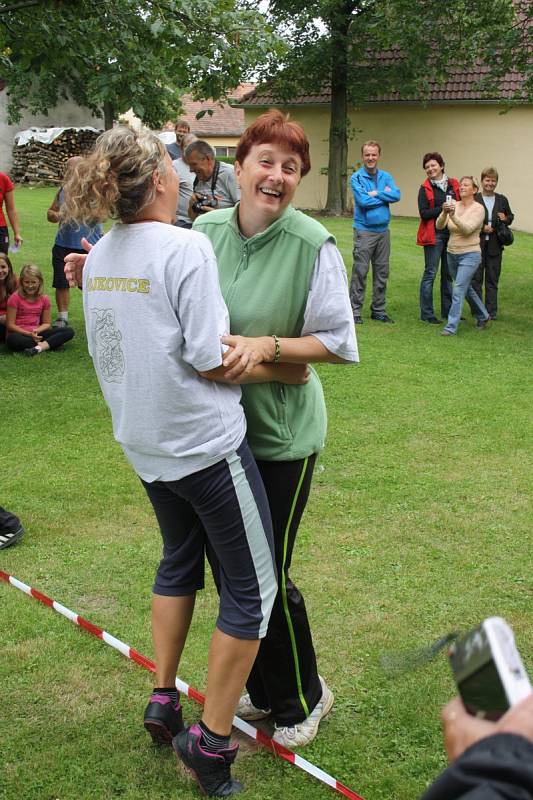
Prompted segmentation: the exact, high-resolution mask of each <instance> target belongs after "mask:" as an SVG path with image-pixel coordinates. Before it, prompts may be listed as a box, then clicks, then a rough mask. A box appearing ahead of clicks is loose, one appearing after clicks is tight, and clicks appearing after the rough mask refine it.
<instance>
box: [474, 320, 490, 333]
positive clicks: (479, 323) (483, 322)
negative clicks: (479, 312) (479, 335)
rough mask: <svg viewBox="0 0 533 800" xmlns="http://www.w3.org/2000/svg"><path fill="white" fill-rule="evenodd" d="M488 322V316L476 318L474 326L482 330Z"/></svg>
mask: <svg viewBox="0 0 533 800" xmlns="http://www.w3.org/2000/svg"><path fill="white" fill-rule="evenodd" d="M489 322H490V317H487V318H486V319H478V321H477V322H476V328H477V329H478V331H482V330H484V329H485V328H486V327H487V325H488V324H489Z"/></svg>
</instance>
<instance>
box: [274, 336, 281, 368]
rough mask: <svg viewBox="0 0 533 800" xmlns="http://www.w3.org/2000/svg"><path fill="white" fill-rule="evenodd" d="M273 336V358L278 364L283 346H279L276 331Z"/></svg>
mask: <svg viewBox="0 0 533 800" xmlns="http://www.w3.org/2000/svg"><path fill="white" fill-rule="evenodd" d="M272 338H273V339H274V358H273V359H272V361H273V363H274V364H278V363H279V360H280V358H281V348H280V346H279V339H278V337H277V336H276V334H275V333H273V334H272Z"/></svg>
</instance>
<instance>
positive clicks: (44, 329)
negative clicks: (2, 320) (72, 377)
mask: <svg viewBox="0 0 533 800" xmlns="http://www.w3.org/2000/svg"><path fill="white" fill-rule="evenodd" d="M6 328H7V336H6V344H7V346H8V347H9V349H10V350H13V351H14V352H16V353H20V352H22V353H23V354H24V355H25V356H38V355H40V354H41V353H44V352H46V351H47V350H59V349H62V348H63V345H64V344H65V343H66V342H68V341H70V339H72V337H73V336H74V331H73V330H72V328H69V327H68V326H65V327H61V328H53V327H52V324H51V316H50V300H49V298H48V296H47V295H46V294H44V279H43V275H42V272H41V270H40V269H39V267H37V266H35V264H25V265H24V266H23V267H22V269H21V271H20V280H19V288H18V289H17V291H16V292H14V293H13V294H12V295H11V297H10V298H9V300H8V301H7V313H6Z"/></svg>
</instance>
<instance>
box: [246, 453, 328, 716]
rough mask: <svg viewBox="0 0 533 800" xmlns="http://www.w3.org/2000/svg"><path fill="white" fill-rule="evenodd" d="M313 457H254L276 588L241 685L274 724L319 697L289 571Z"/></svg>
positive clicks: (301, 607) (303, 712)
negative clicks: (264, 500)
mask: <svg viewBox="0 0 533 800" xmlns="http://www.w3.org/2000/svg"><path fill="white" fill-rule="evenodd" d="M315 462H316V455H311V456H309V457H308V458H305V459H301V460H299V461H258V462H257V466H258V467H259V472H260V473H261V477H262V479H263V483H264V485H265V489H266V493H267V497H268V502H269V505H270V513H271V515H272V525H273V528H274V548H275V555H276V566H277V569H278V584H279V589H278V594H277V596H276V600H275V602H274V608H273V610H272V615H271V617H270V622H269V625H268V632H267V635H266V637H265V638H264V639H262V640H261V644H260V646H259V653H258V655H257V658H256V660H255V663H254V666H253V667H252V671H251V673H250V677H249V679H248V682H247V684H246V687H247V689H248V692H249V694H250V698H251V700H252V703H253V704H254V705H255V706H257V708H270V709H271V710H272V714H273V716H274V719H275V721H276V724H277V725H279V726H281V725H294V724H296V723H297V722H302V721H303V720H304V719H305V718H306V717H308V716H309V714H310V713H311V711H312V710H313V709H314V707H315V706H316V704H317V703H318V702H319V700H320V698H321V696H322V687H321V685H320V680H319V678H318V670H317V664H316V656H315V650H314V647H313V639H312V637H311V630H310V627H309V620H308V618H307V611H306V608H305V601H304V598H303V597H302V594H301V592H300V591H299V590H298V587H297V586H295V584H294V583H293V582H292V580H291V579H290V576H289V570H290V566H291V561H292V553H293V550H294V544H295V541H296V534H297V532H298V527H299V525H300V520H301V518H302V515H303V512H304V510H305V506H306V505H307V500H308V497H309V490H310V488H311V480H312V477H313V470H314V468H315Z"/></svg>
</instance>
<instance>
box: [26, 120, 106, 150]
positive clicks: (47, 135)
mask: <svg viewBox="0 0 533 800" xmlns="http://www.w3.org/2000/svg"><path fill="white" fill-rule="evenodd" d="M64 131H94V133H101V131H99V130H98V128H91V127H90V126H89V125H87V126H86V127H84V128H73V127H72V126H70V127H68V128H27V129H26V130H25V131H19V132H18V133H16V134H15V142H16V144H17V145H18V146H19V147H20V146H21V145H23V144H28V142H31V141H37V142H43V144H50V143H51V142H53V141H54V139H57V138H58V137H59V136H61V134H62V133H64Z"/></svg>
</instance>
